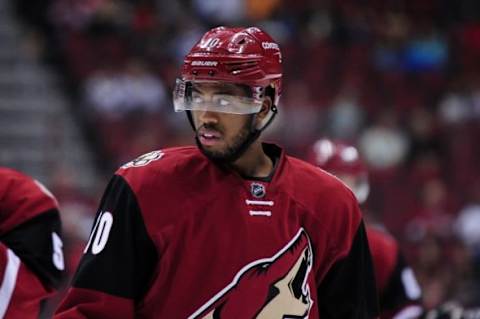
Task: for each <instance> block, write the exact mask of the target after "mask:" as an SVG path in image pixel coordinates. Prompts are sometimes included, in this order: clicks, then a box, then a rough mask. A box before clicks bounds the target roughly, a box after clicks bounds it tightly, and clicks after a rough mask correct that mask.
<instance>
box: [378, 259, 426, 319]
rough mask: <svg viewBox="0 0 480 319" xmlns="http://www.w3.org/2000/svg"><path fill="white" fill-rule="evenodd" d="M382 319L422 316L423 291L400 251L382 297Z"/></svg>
mask: <svg viewBox="0 0 480 319" xmlns="http://www.w3.org/2000/svg"><path fill="white" fill-rule="evenodd" d="M380 306H381V316H380V317H381V318H382V319H390V318H399V319H401V318H417V317H419V316H420V314H422V312H423V307H422V291H421V289H420V286H419V284H418V282H417V280H416V278H415V274H414V273H413V270H412V269H411V268H410V267H409V266H408V265H407V263H406V261H405V259H404V257H403V255H402V254H401V252H400V250H398V256H397V262H396V265H395V268H394V270H393V272H392V273H391V275H390V277H389V279H388V281H387V284H386V286H385V289H384V290H383V291H382V293H381V295H380Z"/></svg>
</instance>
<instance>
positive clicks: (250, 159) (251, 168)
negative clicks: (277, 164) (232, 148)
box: [231, 140, 273, 177]
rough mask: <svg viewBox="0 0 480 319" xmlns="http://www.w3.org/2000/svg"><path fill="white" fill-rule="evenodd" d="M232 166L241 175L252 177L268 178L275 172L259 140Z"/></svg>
mask: <svg viewBox="0 0 480 319" xmlns="http://www.w3.org/2000/svg"><path fill="white" fill-rule="evenodd" d="M231 166H232V168H233V169H234V170H235V171H237V172H238V173H239V174H240V175H243V176H250V177H267V176H269V175H270V173H271V172H272V170H273V162H272V160H271V159H270V157H268V156H267V154H265V152H264V150H263V147H262V143H261V142H260V141H258V140H257V141H255V143H253V144H252V145H250V147H249V148H248V149H247V150H246V151H245V153H244V154H243V155H242V156H241V157H240V158H239V159H238V160H236V161H235V162H234V163H233V164H232V165H231Z"/></svg>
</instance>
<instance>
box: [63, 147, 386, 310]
mask: <svg viewBox="0 0 480 319" xmlns="http://www.w3.org/2000/svg"><path fill="white" fill-rule="evenodd" d="M264 148H265V151H266V152H267V153H268V154H270V155H272V154H273V156H275V157H276V158H278V161H277V163H276V169H275V173H274V174H273V176H272V177H271V179H270V180H269V181H265V180H262V179H248V178H245V177H241V176H239V175H238V174H237V173H235V172H234V171H232V170H230V169H228V168H225V167H221V166H218V165H216V164H214V163H213V162H211V161H210V160H208V159H207V158H206V157H204V155H202V154H201V152H200V151H199V150H198V149H197V148H195V147H183V148H172V149H166V150H163V151H155V152H152V153H149V154H146V155H143V156H141V157H140V158H138V159H136V160H134V161H132V162H130V163H128V164H126V165H124V166H123V167H122V168H120V169H119V170H118V171H117V173H116V174H115V175H114V177H113V178H112V180H111V181H110V183H109V185H108V187H107V190H106V192H105V195H104V197H103V199H102V201H101V204H100V208H99V211H98V214H97V218H96V221H95V223H94V226H93V230H92V233H91V237H90V240H89V242H88V244H87V246H86V248H85V255H84V257H83V258H82V260H81V262H80V265H79V267H78V269H77V273H76V275H75V278H74V281H73V287H72V288H71V289H70V290H69V292H68V295H67V296H66V298H65V300H64V301H63V303H62V305H61V306H60V308H59V309H58V310H57V314H56V316H55V318H58V319H60V318H62V319H63V318H65V319H66V318H69V319H75V318H115V319H122V318H171V319H173V318H192V319H193V318H212V319H213V318H228V319H232V318H322V319H323V318H350V319H351V318H375V317H376V316H377V300H376V290H375V282H374V275H373V266H372V264H371V257H370V252H369V248H368V242H367V239H366V234H365V229H364V226H363V222H362V219H361V216H360V212H359V208H358V206H357V201H356V199H355V197H354V195H353V194H352V193H351V192H350V190H349V189H348V188H347V187H345V186H344V185H343V184H342V183H341V182H339V181H338V180H337V179H336V178H333V177H332V176H330V175H328V174H326V173H324V172H322V171H321V170H318V169H317V168H316V167H314V166H311V165H310V164H307V163H305V162H303V161H300V160H298V159H295V158H292V157H289V156H286V155H284V154H283V152H282V151H281V149H280V148H278V147H277V146H275V145H272V144H264Z"/></svg>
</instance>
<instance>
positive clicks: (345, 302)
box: [318, 221, 378, 319]
mask: <svg viewBox="0 0 480 319" xmlns="http://www.w3.org/2000/svg"><path fill="white" fill-rule="evenodd" d="M351 226H353V225H352V224H350V225H349V224H348V221H347V222H346V223H345V225H344V228H343V230H344V232H342V233H341V234H337V237H336V238H338V239H337V241H339V242H340V243H339V244H338V245H339V246H338V247H339V250H337V251H334V252H333V254H335V255H338V256H339V257H338V258H336V259H335V262H334V263H333V264H332V266H331V267H330V269H329V270H328V272H327V274H326V275H325V277H324V278H323V280H322V281H321V283H320V285H319V287H318V301H319V311H320V318H322V319H325V318H328V319H332V318H342V319H343V318H345V319H347V318H348V319H370V318H377V317H378V300H377V291H376V286H375V277H374V270H373V264H372V259H371V256H370V251H369V246H368V241H367V236H366V231H365V226H364V224H363V222H360V223H359V224H358V223H357V225H356V227H351ZM341 246H346V247H348V248H347V249H346V254H343V253H340V251H341V250H340V249H341Z"/></svg>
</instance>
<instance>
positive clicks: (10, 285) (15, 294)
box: [0, 169, 65, 319]
mask: <svg viewBox="0 0 480 319" xmlns="http://www.w3.org/2000/svg"><path fill="white" fill-rule="evenodd" d="M0 180H1V181H0V318H5V319H9V318H38V315H39V312H40V309H41V302H42V301H43V300H44V299H46V298H47V297H49V296H50V295H52V294H53V293H54V291H55V290H56V289H57V288H58V287H59V286H60V284H61V282H62V279H63V278H64V277H63V274H64V268H65V267H64V258H63V247H62V246H63V243H62V240H61V222H60V215H59V212H58V208H57V204H56V201H55V199H54V198H53V196H52V195H51V194H50V193H49V192H48V191H47V190H46V189H45V188H44V186H43V185H41V184H39V183H38V182H36V181H35V180H33V179H32V178H30V177H28V176H25V175H23V174H21V173H19V172H16V171H13V170H6V169H1V170H0Z"/></svg>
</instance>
